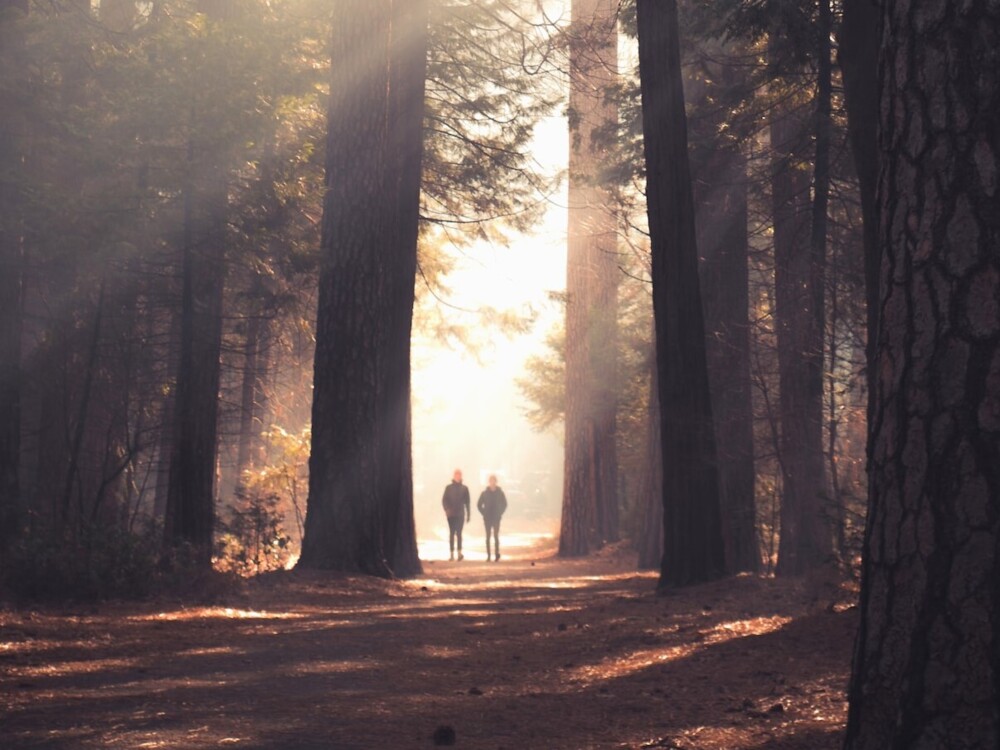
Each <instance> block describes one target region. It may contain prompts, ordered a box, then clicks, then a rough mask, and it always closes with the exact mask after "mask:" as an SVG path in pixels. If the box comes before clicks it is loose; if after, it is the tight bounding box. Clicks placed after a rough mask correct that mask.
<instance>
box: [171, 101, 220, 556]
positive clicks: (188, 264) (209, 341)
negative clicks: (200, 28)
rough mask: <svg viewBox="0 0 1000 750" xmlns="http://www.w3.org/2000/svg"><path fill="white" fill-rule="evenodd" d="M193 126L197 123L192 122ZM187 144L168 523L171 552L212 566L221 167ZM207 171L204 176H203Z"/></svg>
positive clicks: (218, 354)
mask: <svg viewBox="0 0 1000 750" xmlns="http://www.w3.org/2000/svg"><path fill="white" fill-rule="evenodd" d="M192 122H197V118H196V117H194V116H193V117H192ZM206 159H207V160H208V161H209V162H210V161H211V158H210V157H208V155H206V154H201V153H199V152H198V149H197V146H196V145H195V143H194V142H193V141H192V142H191V143H190V144H189V153H188V168H189V170H190V171H191V177H190V182H189V184H188V186H187V187H186V188H185V193H184V247H183V261H182V271H181V275H182V292H181V329H180V359H179V366H178V370H177V385H176V393H175V395H174V418H173V425H172V438H171V448H170V469H169V472H170V473H169V481H168V486H167V507H166V516H165V524H164V526H165V532H166V541H167V544H168V545H169V546H173V547H176V546H179V545H182V544H188V545H190V546H191V548H192V551H193V554H194V560H195V562H196V563H197V564H198V565H199V566H201V567H204V568H207V567H209V566H210V565H211V557H212V540H213V532H214V527H215V460H216V451H217V444H218V412H219V405H218V399H219V378H220V359H219V358H220V353H221V346H222V292H223V286H224V281H225V272H226V266H225V245H226V237H225V218H226V211H227V208H228V206H227V191H226V180H225V176H224V174H223V170H222V167H221V166H219V165H214V166H212V165H210V164H205V163H204V160H206ZM202 170H205V171H202Z"/></svg>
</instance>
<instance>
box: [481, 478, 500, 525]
mask: <svg viewBox="0 0 1000 750" xmlns="http://www.w3.org/2000/svg"><path fill="white" fill-rule="evenodd" d="M476 507H477V508H478V509H479V512H480V513H482V514H483V518H484V519H485V520H486V521H489V522H490V523H499V522H500V516H502V515H503V513H504V511H505V510H507V496H506V495H505V494H503V490H502V489H500V488H499V487H497V488H496V489H495V490H491V489H490V488H489V487H487V488H486V489H485V490H483V492H482V494H481V495H480V496H479V502H477V503H476Z"/></svg>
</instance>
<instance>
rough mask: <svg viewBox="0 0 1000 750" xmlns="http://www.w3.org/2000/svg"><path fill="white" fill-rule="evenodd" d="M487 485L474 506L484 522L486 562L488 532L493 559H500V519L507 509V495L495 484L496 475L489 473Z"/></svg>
mask: <svg viewBox="0 0 1000 750" xmlns="http://www.w3.org/2000/svg"><path fill="white" fill-rule="evenodd" d="M489 482H490V483H489V486H488V487H487V488H486V489H485V490H483V492H482V494H481V495H480V496H479V501H478V502H477V503H476V508H478V509H479V512H480V513H482V514H483V522H484V523H485V524H486V562H489V561H490V533H492V534H493V551H494V553H495V555H496V556H495V557H494V558H493V559H494V560H495V561H496V560H499V559H500V519H501V518H502V517H503V514H504V511H505V510H507V496H506V495H505V494H503V490H502V489H500V488H499V487H498V486H497V475H496V474H490V480H489Z"/></svg>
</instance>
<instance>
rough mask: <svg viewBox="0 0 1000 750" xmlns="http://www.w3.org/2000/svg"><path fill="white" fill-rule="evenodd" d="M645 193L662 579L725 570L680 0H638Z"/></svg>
mask: <svg viewBox="0 0 1000 750" xmlns="http://www.w3.org/2000/svg"><path fill="white" fill-rule="evenodd" d="M637 20H638V29H639V77H640V82H641V86H642V113H643V136H644V150H645V155H646V197H647V204H648V214H649V230H650V241H651V245H652V258H653V269H652V278H653V310H654V317H655V320H656V352H657V354H656V358H657V367H658V370H659V378H658V381H659V396H660V409H661V418H660V425H661V436H662V440H663V446H662V449H663V529H664V534H663V538H664V555H663V563H662V565H661V569H660V586H661V587H666V586H674V585H687V584H692V583H698V582H701V581H708V580H712V579H715V578H718V577H720V576H722V575H723V574H724V572H725V559H724V557H725V554H724V549H723V541H722V520H721V517H720V507H719V485H718V476H717V473H716V455H715V434H714V426H713V423H712V407H711V402H710V396H709V385H708V370H707V364H706V359H705V326H704V321H703V318H702V303H701V292H700V286H699V281H698V249H697V246H696V238H695V226H694V200H693V197H692V194H691V178H690V172H689V166H688V154H687V122H686V116H685V113H684V91H683V87H682V84H681V69H680V50H679V42H678V30H677V4H676V2H674V0H667V1H666V2H663V1H662V0H638V3H637Z"/></svg>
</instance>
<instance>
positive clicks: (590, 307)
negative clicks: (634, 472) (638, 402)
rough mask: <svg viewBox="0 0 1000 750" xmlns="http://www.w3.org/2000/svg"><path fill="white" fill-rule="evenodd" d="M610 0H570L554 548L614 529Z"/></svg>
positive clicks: (571, 549)
mask: <svg viewBox="0 0 1000 750" xmlns="http://www.w3.org/2000/svg"><path fill="white" fill-rule="evenodd" d="M616 9H617V2H614V1H613V0H573V3H572V26H571V31H570V33H571V46H570V93H569V109H570V153H569V210H568V240H569V243H568V248H567V261H566V262H567V268H566V415H565V459H564V481H563V509H562V523H561V527H560V534H559V554H560V555H564V556H576V555H585V554H587V553H588V552H589V551H590V550H591V549H593V548H594V547H595V546H600V545H601V544H602V543H603V542H605V541H613V540H615V539H617V538H618V491H617V490H618V458H617V456H618V452H617V447H616V440H615V430H616V412H617V393H616V380H617V379H616V357H615V351H616V346H617V341H616V338H617V337H616V331H617V311H618V304H617V295H618V264H617V255H616V245H617V235H616V226H615V218H614V215H613V213H612V212H611V206H610V199H609V196H608V193H607V191H606V190H605V189H603V188H602V187H601V185H600V179H599V173H600V169H601V165H602V164H603V162H604V160H605V156H606V154H607V151H608V144H607V142H606V141H603V140H602V138H607V133H603V134H602V130H606V129H607V127H608V126H609V125H610V124H613V123H615V122H616V120H617V116H618V113H617V110H616V108H615V106H614V105H613V104H612V103H610V102H609V99H608V97H607V95H606V90H607V88H608V87H609V86H610V85H612V84H613V83H614V80H615V77H616V76H617V66H618V33H617V25H616V18H617V15H616Z"/></svg>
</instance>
